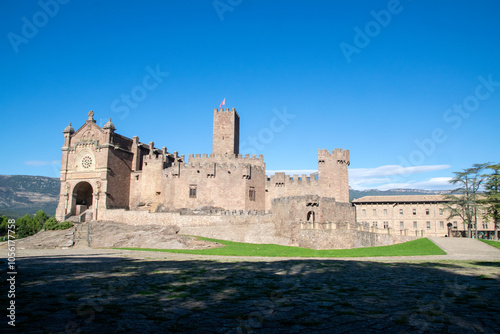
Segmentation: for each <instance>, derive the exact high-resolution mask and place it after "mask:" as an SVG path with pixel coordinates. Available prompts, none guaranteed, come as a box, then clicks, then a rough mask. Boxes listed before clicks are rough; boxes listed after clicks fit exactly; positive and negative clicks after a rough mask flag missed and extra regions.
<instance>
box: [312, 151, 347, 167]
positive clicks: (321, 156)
mask: <svg viewBox="0 0 500 334" xmlns="http://www.w3.org/2000/svg"><path fill="white" fill-rule="evenodd" d="M325 160H334V161H337V162H341V163H345V164H347V165H349V164H350V163H351V160H350V154H349V150H343V149H341V148H340V149H339V148H336V149H335V150H333V151H332V152H331V153H330V151H328V150H325V149H323V150H321V149H319V150H318V161H323V162H324V161H325Z"/></svg>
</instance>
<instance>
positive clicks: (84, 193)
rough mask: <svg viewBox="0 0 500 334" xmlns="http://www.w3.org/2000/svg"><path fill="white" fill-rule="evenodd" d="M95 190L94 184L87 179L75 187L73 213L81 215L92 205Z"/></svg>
mask: <svg viewBox="0 0 500 334" xmlns="http://www.w3.org/2000/svg"><path fill="white" fill-rule="evenodd" d="M93 192H94V191H93V188H92V185H91V184H90V183H88V182H86V181H82V182H80V183H78V184H77V185H76V186H75V188H74V189H73V208H72V209H73V210H72V213H73V214H76V215H79V214H81V213H83V212H84V211H85V210H87V209H89V208H91V207H92V204H93V203H92V202H93Z"/></svg>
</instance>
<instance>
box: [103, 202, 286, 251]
mask: <svg viewBox="0 0 500 334" xmlns="http://www.w3.org/2000/svg"><path fill="white" fill-rule="evenodd" d="M214 212H216V213H206V212H203V214H182V213H181V212H157V213H150V212H148V211H128V210H123V209H116V210H106V213H105V215H104V216H103V217H102V220H107V221H116V222H122V223H126V224H130V225H163V226H169V225H177V226H179V227H180V231H179V233H180V234H187V235H197V236H202V237H207V238H215V239H223V240H232V241H238V242H248V243H274V244H279V245H288V244H289V240H288V239H286V238H283V237H280V236H279V235H276V233H275V229H274V224H273V222H272V216H271V215H269V214H262V213H258V214H257V213H255V212H251V211H214Z"/></svg>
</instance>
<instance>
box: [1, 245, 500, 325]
mask: <svg viewBox="0 0 500 334" xmlns="http://www.w3.org/2000/svg"><path fill="white" fill-rule="evenodd" d="M463 240H464V239H462V240H461V241H463ZM440 241H441V240H439V241H435V242H436V243H439V242H440ZM445 242H449V240H445ZM476 246H477V244H476V245H472V246H471V247H473V248H474V249H471V250H475V251H476V255H475V256H476V257H475V258H472V257H473V256H471V255H470V254H469V252H468V251H465V250H463V249H466V248H463V249H461V248H460V249H457V248H456V247H454V245H452V244H450V243H448V244H446V245H444V244H443V247H444V248H446V249H447V250H448V252H449V254H448V255H446V256H426V257H391V258H372V259H370V258H358V259H352V258H350V259H289V258H287V259H282V258H256V257H222V256H200V255H186V254H171V253H160V252H139V251H124V250H108V249H90V248H80V249H65V250H62V249H37V250H21V249H20V250H18V254H17V256H18V258H17V260H18V264H19V267H18V275H17V291H16V305H17V312H16V315H17V318H16V320H17V321H16V325H17V326H16V330H17V332H24V333H66V332H68V333H78V332H79V333H110V332H113V333H138V332H139V333H159V332H163V333H332V332H335V333H351V332H363V333H387V332H391V333H392V332H395V333H423V332H438V331H439V332H450V333H470V332H480V333H496V332H498V328H500V319H499V317H498V314H499V313H500V300H499V298H498V296H500V284H499V280H500V262H499V261H498V260H499V257H498V252H491V254H489V253H490V252H489V251H490V249H489V248H484V249H483V250H484V251H485V252H486V253H488V254H480V253H481V252H480V251H479V253H477V249H478V248H477V247H480V246H477V247H476ZM485 246H487V245H485ZM487 247H490V248H493V247H491V246H487ZM454 249H455V250H454ZM493 249H494V248H493ZM486 250H487V251H486ZM494 250H495V249H494ZM495 251H496V250H495ZM461 253H465V254H461ZM465 255H466V257H463V256H465ZM464 259H466V260H464ZM4 268H5V264H3V265H2V270H4ZM4 271H5V270H4ZM2 284H3V285H2V287H3V289H7V286H6V285H5V283H2ZM3 291H6V290H3ZM2 295H5V294H2ZM2 298H4V297H2ZM3 300H5V299H3ZM2 303H3V304H4V305H6V300H5V303H4V302H2ZM2 326H5V327H7V325H6V324H5V325H2ZM6 329H7V332H8V331H9V330H10V329H11V328H6ZM2 331H3V328H2Z"/></svg>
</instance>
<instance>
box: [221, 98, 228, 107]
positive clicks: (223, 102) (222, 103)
mask: <svg viewBox="0 0 500 334" xmlns="http://www.w3.org/2000/svg"><path fill="white" fill-rule="evenodd" d="M225 104H226V98H224V100H222V102H221V103H220V106H219V108H222V106H223V105H225Z"/></svg>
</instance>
